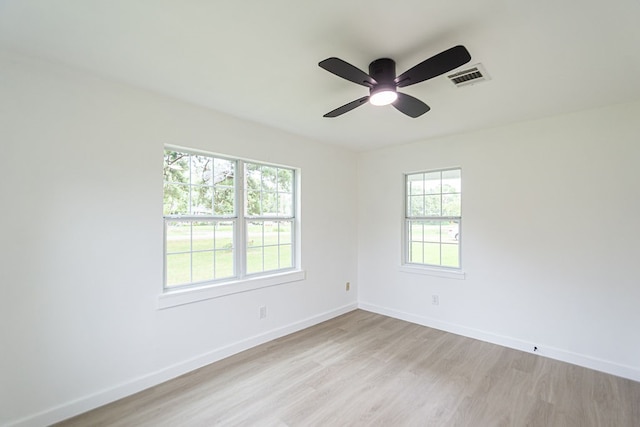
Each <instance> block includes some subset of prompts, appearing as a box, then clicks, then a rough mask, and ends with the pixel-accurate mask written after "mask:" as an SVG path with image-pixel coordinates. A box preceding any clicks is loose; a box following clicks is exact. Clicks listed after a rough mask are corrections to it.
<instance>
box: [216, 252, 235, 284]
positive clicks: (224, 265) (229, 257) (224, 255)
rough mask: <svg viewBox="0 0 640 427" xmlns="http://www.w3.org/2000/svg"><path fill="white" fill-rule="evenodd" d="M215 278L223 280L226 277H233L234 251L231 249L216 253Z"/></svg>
mask: <svg viewBox="0 0 640 427" xmlns="http://www.w3.org/2000/svg"><path fill="white" fill-rule="evenodd" d="M215 262H216V270H215V278H216V279H223V278H225V277H233V276H234V273H233V251H232V250H230V249H227V250H222V251H216V253H215Z"/></svg>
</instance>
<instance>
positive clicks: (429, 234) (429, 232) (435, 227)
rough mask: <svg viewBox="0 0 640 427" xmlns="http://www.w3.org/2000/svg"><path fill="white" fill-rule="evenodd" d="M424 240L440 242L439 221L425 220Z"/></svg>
mask: <svg viewBox="0 0 640 427" xmlns="http://www.w3.org/2000/svg"><path fill="white" fill-rule="evenodd" d="M424 241H425V242H435V243H440V221H425V223H424Z"/></svg>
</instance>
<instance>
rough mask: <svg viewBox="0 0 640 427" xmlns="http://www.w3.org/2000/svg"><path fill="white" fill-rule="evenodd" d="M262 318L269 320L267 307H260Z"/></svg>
mask: <svg viewBox="0 0 640 427" xmlns="http://www.w3.org/2000/svg"><path fill="white" fill-rule="evenodd" d="M260 318H261V319H266V318H267V306H266V305H263V306H262V307H260Z"/></svg>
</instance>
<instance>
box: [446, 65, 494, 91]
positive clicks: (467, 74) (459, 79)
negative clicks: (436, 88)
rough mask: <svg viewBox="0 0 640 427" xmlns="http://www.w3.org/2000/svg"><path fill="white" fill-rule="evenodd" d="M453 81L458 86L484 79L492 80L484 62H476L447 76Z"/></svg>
mask: <svg viewBox="0 0 640 427" xmlns="http://www.w3.org/2000/svg"><path fill="white" fill-rule="evenodd" d="M447 78H448V79H449V80H451V82H452V83H453V84H454V85H456V86H458V87H462V86H468V85H472V84H476V83H480V82H482V81H486V80H491V77H489V75H488V74H487V72H486V70H485V69H484V66H483V65H482V64H476V65H473V66H471V67H470V68H467V69H465V70H462V71H458V72H457V73H454V74H449V75H448V76H447Z"/></svg>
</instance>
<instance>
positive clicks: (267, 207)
mask: <svg viewBox="0 0 640 427" xmlns="http://www.w3.org/2000/svg"><path fill="white" fill-rule="evenodd" d="M277 214H278V193H271V192H268V193H262V207H261V209H260V215H263V216H277Z"/></svg>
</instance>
